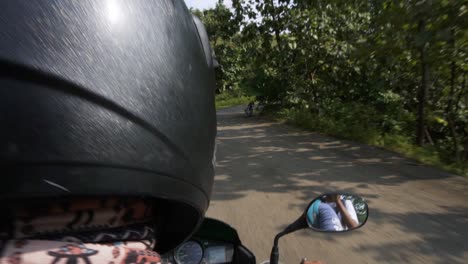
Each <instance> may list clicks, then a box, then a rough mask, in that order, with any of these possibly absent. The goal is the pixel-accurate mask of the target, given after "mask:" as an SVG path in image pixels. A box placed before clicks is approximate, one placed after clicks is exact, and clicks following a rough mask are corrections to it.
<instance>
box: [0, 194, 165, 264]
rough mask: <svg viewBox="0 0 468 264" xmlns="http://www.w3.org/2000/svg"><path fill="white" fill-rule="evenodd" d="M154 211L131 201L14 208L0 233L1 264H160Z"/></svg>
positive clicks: (145, 203) (31, 204) (35, 203)
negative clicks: (155, 248)
mask: <svg viewBox="0 0 468 264" xmlns="http://www.w3.org/2000/svg"><path fill="white" fill-rule="evenodd" d="M153 207H154V206H153V204H152V203H150V202H148V201H146V200H144V199H136V198H106V199H96V198H89V199H83V198H81V199H68V200H59V201H56V200H39V201H33V202H28V203H18V204H13V205H12V206H10V210H9V212H8V214H9V215H10V216H11V218H10V219H11V221H4V222H5V223H3V224H2V226H1V230H0V231H1V232H0V236H1V240H0V241H1V245H0V246H1V250H2V251H1V256H0V264H37V263H40V264H48V263H50V264H81V263H83V264H94V263H99V264H101V263H103V264H133V263H138V264H156V263H160V261H161V258H160V256H159V255H158V254H157V253H156V252H154V251H152V248H154V246H155V243H156V241H155V230H154V226H153V225H152V223H154V222H155V221H154V208H153Z"/></svg>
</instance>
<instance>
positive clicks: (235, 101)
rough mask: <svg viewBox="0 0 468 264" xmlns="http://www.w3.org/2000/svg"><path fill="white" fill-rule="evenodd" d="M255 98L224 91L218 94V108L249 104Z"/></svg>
mask: <svg viewBox="0 0 468 264" xmlns="http://www.w3.org/2000/svg"><path fill="white" fill-rule="evenodd" d="M254 99H255V98H254V97H252V96H243V95H240V94H236V93H228V92H226V93H223V94H220V95H217V96H216V109H218V110H219V109H223V108H227V107H231V106H236V105H247V104H248V103H249V102H250V101H252V100H254Z"/></svg>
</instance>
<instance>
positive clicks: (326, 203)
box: [305, 193, 369, 232]
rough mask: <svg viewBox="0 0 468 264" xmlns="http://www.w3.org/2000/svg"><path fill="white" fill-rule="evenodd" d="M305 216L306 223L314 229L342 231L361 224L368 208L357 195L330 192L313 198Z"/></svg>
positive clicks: (367, 214)
mask: <svg viewBox="0 0 468 264" xmlns="http://www.w3.org/2000/svg"><path fill="white" fill-rule="evenodd" d="M305 216H306V218H307V224H308V225H309V227H310V228H312V229H314V230H317V231H324V232H343V231H350V230H353V229H356V228H359V227H361V226H363V225H364V224H365V223H366V221H367V217H368V216H369V209H368V207H367V203H366V202H365V201H364V199H362V198H361V197H359V196H356V195H351V194H336V193H332V194H325V195H322V196H320V197H318V198H316V199H315V200H313V201H312V202H311V203H310V205H309V207H308V208H307V210H306V213H305Z"/></svg>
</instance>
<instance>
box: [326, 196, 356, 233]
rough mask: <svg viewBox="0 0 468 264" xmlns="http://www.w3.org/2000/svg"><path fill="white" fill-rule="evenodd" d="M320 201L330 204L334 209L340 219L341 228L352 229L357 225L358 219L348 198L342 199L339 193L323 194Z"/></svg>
mask: <svg viewBox="0 0 468 264" xmlns="http://www.w3.org/2000/svg"><path fill="white" fill-rule="evenodd" d="M322 202H324V203H326V204H328V205H330V207H332V208H333V209H334V212H335V213H336V215H337V217H338V218H339V219H340V222H341V225H342V228H343V229H342V230H348V229H354V228H356V227H358V226H359V220H358V216H357V213H356V209H354V205H353V202H352V201H351V200H349V199H344V197H343V196H341V195H339V194H331V195H325V197H323V198H322Z"/></svg>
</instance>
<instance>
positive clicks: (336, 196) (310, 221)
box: [269, 193, 369, 264]
mask: <svg viewBox="0 0 468 264" xmlns="http://www.w3.org/2000/svg"><path fill="white" fill-rule="evenodd" d="M368 217H369V207H368V206H367V203H366V202H365V201H364V199H362V198H361V197H359V196H357V195H352V194H340V193H327V194H323V195H320V196H319V197H317V198H315V199H314V200H312V202H310V203H309V206H307V208H306V210H305V211H304V213H303V214H302V215H301V216H300V217H299V218H298V219H297V220H296V221H294V222H293V223H292V224H290V225H289V226H287V227H286V228H285V229H284V230H283V231H282V232H280V233H278V234H277V235H276V236H275V240H274V242H273V248H272V249H271V255H270V262H269V263H270V264H278V260H279V248H278V242H279V239H280V238H281V237H282V236H284V235H287V234H289V233H292V232H295V231H297V230H300V229H305V228H309V229H312V230H314V231H319V232H330V233H336V232H347V231H352V230H356V229H358V228H360V227H362V226H363V225H364V224H365V223H366V222H367V218H368Z"/></svg>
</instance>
